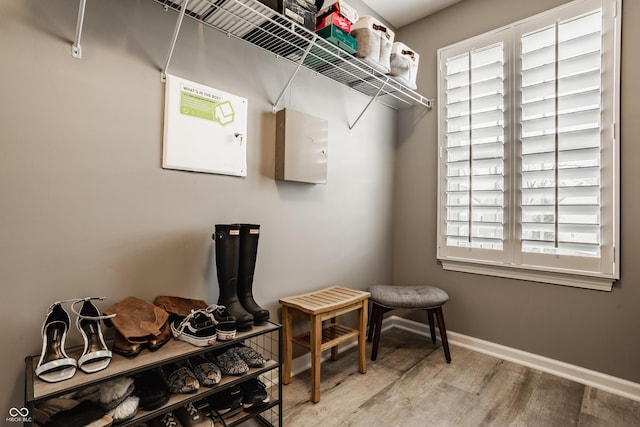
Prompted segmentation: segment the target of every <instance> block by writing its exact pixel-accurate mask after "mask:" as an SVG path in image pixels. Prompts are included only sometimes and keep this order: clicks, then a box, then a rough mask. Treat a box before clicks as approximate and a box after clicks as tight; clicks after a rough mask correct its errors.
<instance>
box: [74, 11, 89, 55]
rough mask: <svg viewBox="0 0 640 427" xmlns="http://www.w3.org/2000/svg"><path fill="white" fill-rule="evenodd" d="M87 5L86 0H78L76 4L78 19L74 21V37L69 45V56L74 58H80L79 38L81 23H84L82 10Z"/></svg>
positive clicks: (80, 36) (80, 35)
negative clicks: (78, 2)
mask: <svg viewBox="0 0 640 427" xmlns="http://www.w3.org/2000/svg"><path fill="white" fill-rule="evenodd" d="M86 6H87V0H80V5H79V6H78V21H77V22H76V39H75V41H74V42H73V44H72V45H71V56H73V57H74V58H77V59H80V58H82V46H81V45H80V39H81V38H82V25H83V24H84V10H85V8H86Z"/></svg>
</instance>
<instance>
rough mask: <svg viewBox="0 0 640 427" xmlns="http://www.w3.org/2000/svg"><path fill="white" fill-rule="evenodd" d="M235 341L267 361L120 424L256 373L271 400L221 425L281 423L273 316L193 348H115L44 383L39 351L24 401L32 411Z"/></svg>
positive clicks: (31, 361)
mask: <svg viewBox="0 0 640 427" xmlns="http://www.w3.org/2000/svg"><path fill="white" fill-rule="evenodd" d="M239 342H242V343H243V344H245V345H247V346H249V347H251V348H253V349H254V350H256V351H258V352H259V353H261V354H262V355H263V356H264V357H265V359H267V362H266V363H265V365H264V366H263V367H261V368H251V369H250V370H249V372H247V373H246V374H244V375H241V376H228V375H223V377H222V380H221V381H220V383H219V384H217V385H216V386H214V387H204V386H201V387H200V388H199V389H198V391H197V392H196V393H193V394H173V395H171V397H170V398H169V401H168V402H167V403H166V404H165V405H164V406H163V407H161V408H159V409H157V410H154V411H145V410H143V409H138V412H137V414H136V416H135V417H134V418H132V419H130V420H128V421H126V422H124V423H121V424H119V426H135V425H137V424H140V423H143V422H147V421H149V420H151V419H153V418H156V417H158V416H161V415H162V414H164V413H166V412H170V411H173V410H175V409H177V408H179V407H181V406H184V405H186V404H188V403H192V402H197V401H199V400H202V399H205V398H207V397H209V396H210V395H213V394H215V393H218V392H220V391H223V390H225V389H228V388H230V387H233V386H236V385H238V384H241V383H242V382H244V381H246V380H248V379H251V378H256V377H259V379H260V380H261V381H262V382H264V383H265V385H266V386H267V392H268V393H269V394H270V396H271V401H270V402H269V404H268V405H265V406H264V407H263V408H262V409H261V410H260V411H259V412H253V413H248V412H244V411H240V413H238V414H236V415H234V416H232V417H229V418H224V422H225V424H226V425H227V426H229V427H231V426H234V425H238V424H240V423H242V422H244V421H247V420H248V419H251V418H253V419H255V420H256V421H257V422H258V423H260V424H261V425H265V426H282V400H281V396H282V381H281V380H282V372H281V371H282V369H281V357H280V354H281V352H280V343H281V342H282V328H281V326H280V325H279V324H277V323H274V322H271V321H267V322H266V323H265V324H264V325H261V326H253V327H252V328H251V329H250V330H249V331H246V332H238V333H237V335H236V338H235V339H234V340H231V341H217V342H215V343H214V344H212V345H210V346H207V347H196V346H193V345H191V344H188V343H186V342H184V341H179V340H175V339H171V340H170V341H169V342H167V343H166V344H165V345H164V346H163V347H161V348H160V349H159V350H157V351H154V352H150V351H148V350H147V349H145V350H143V351H142V352H141V353H140V354H138V355H137V356H135V357H133V358H127V357H124V356H121V355H119V354H115V353H114V354H113V358H112V360H111V363H110V364H109V366H108V367H107V368H106V369H104V370H102V371H98V372H94V373H91V374H87V373H84V372H82V371H81V370H80V369H78V370H77V371H76V373H75V375H74V376H73V377H72V378H70V379H68V380H64V381H60V382H56V383H48V382H45V381H42V380H41V379H39V378H38V377H37V376H36V375H35V366H36V365H37V363H38V359H39V355H35V356H29V357H27V358H26V359H25V362H26V368H25V403H26V405H27V406H28V407H29V409H30V413H33V411H32V409H33V407H34V406H35V405H37V404H38V403H40V402H43V401H45V400H47V399H51V398H54V397H60V396H62V395H65V394H68V393H71V392H74V391H76V390H80V389H82V388H85V387H89V386H92V385H97V384H100V383H103V382H106V381H109V380H113V379H115V378H118V377H122V376H131V375H133V374H136V373H138V372H142V371H146V370H149V369H153V368H156V367H159V366H162V365H164V364H168V363H171V362H179V361H181V360H185V359H188V358H190V357H192V356H196V355H199V354H204V353H207V352H210V351H212V350H219V349H223V348H225V347H229V346H231V345H234V344H237V343H239ZM81 352H82V348H77V349H70V350H67V353H68V354H69V356H70V357H79V355H80V354H81ZM216 425H218V422H216Z"/></svg>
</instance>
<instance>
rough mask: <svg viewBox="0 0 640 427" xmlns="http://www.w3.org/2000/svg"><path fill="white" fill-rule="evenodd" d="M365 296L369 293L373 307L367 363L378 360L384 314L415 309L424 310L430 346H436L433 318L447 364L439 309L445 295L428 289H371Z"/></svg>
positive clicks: (449, 359)
mask: <svg viewBox="0 0 640 427" xmlns="http://www.w3.org/2000/svg"><path fill="white" fill-rule="evenodd" d="M369 292H371V298H370V301H371V302H372V303H373V305H372V309H371V322H370V324H369V335H368V340H369V341H371V339H372V338H373V345H372V347H371V360H376V358H377V357H378V345H379V344H380V329H381V327H382V319H383V317H384V313H386V312H387V311H390V310H396V309H415V310H425V311H426V312H427V319H428V320H429V330H430V332H431V341H432V342H433V343H434V344H435V342H436V332H435V324H434V316H435V317H436V318H437V321H438V329H439V330H440V339H441V341H442V349H443V350H444V356H445V360H446V361H447V363H450V362H451V353H450V352H449V342H448V341H447V330H446V327H445V325H444V315H443V314H442V306H443V305H444V304H445V303H446V302H447V301H449V295H448V294H447V293H446V292H445V291H443V290H442V289H440V288H438V287H436V286H428V285H424V286H394V285H373V286H371V287H370V288H369Z"/></svg>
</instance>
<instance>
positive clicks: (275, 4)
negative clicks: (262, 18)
mask: <svg viewBox="0 0 640 427" xmlns="http://www.w3.org/2000/svg"><path fill="white" fill-rule="evenodd" d="M259 1H260V3H262V4H265V5H267V6H269V7H270V8H271V9H273V10H276V11H278V12H280V13H281V14H283V15H284V16H286V17H287V18H289V19H290V20H292V21H294V22H296V23H298V24H300V25H301V26H303V27H305V28H307V29H308V30H310V31H315V29H316V12H317V9H316V6H315V4H313V2H308V1H306V0H259Z"/></svg>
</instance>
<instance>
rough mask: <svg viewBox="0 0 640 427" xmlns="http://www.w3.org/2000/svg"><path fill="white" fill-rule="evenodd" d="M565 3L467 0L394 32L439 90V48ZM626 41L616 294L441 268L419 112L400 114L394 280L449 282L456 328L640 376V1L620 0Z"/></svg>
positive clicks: (430, 161)
mask: <svg viewBox="0 0 640 427" xmlns="http://www.w3.org/2000/svg"><path fill="white" fill-rule="evenodd" d="M562 3H564V1H562V0H538V1H530V0H509V1H507V0H466V1H463V2H461V3H459V4H457V5H455V6H453V7H451V8H449V9H446V10H444V11H441V12H440V13H437V14H435V15H432V16H431V17H428V18H426V19H424V20H421V21H419V22H417V23H414V24H412V25H409V26H406V27H404V28H402V29H401V30H400V32H399V34H398V38H399V39H402V40H403V41H404V42H406V43H407V44H408V45H409V46H412V47H414V46H415V49H416V50H417V51H418V53H419V54H420V55H421V56H420V73H419V78H418V87H419V88H420V90H421V92H422V93H425V94H427V95H434V94H436V76H437V68H436V51H437V49H438V48H440V47H443V46H447V45H449V44H451V43H454V42H457V41H460V40H463V39H466V38H469V37H472V36H474V35H477V34H481V33H483V32H486V31H489V30H491V29H494V28H498V27H501V26H503V25H506V24H509V23H511V22H515V21H517V20H520V19H522V18H525V17H527V16H530V15H532V14H535V13H538V12H541V11H543V10H545V9H548V8H552V7H555V6H557V5H560V4H562ZM622 38H623V40H622V80H621V82H622V99H621V102H622V110H621V152H622V162H621V171H622V172H621V173H622V175H621V180H622V196H621V201H622V202H621V205H622V218H621V224H622V225H621V231H622V232H621V234H622V241H621V254H622V255H621V277H622V279H621V280H620V281H619V282H618V283H617V284H616V285H615V287H614V289H613V292H610V293H608V292H600V291H592V290H582V289H577V288H569V287H562V286H556V285H546V284H539V283H529V282H525V281H517V280H509V279H501V278H494V277H488V276H480V275H473V274H464V273H456V272H446V271H443V269H442V267H441V266H440V265H439V264H438V262H437V261H436V200H437V194H436V192H437V183H436V173H437V172H436V169H437V149H436V147H437V123H436V114H435V113H434V114H429V115H427V117H426V118H425V119H423V120H421V121H419V122H417V123H414V121H415V118H416V114H415V112H403V113H401V114H400V116H399V122H398V132H399V135H398V142H397V144H398V149H397V175H396V178H397V179H396V192H395V197H396V209H395V221H396V222H395V224H396V225H395V268H394V280H395V282H396V283H397V284H417V283H425V282H428V283H434V284H438V285H440V286H442V287H443V288H444V289H446V291H447V292H448V293H449V295H450V297H451V300H450V302H449V304H448V305H447V306H446V308H445V317H446V320H447V326H448V328H449V329H450V330H452V331H456V332H459V333H462V334H466V335H469V336H472V337H476V338H480V339H484V340H487V341H490V342H494V343H498V344H503V345H506V346H510V347H514V348H517V349H521V350H524V351H528V352H531V353H535V354H539V355H542V356H546V357H550V358H553V359H557V360H561V361H564V362H567V363H571V364H574V365H578V366H582V367H585V368H588V369H592V370H595V371H599V372H602V373H606V374H610V375H613V376H616V377H620V378H623V379H627V380H630V381H633V382H640V368H639V366H638V361H639V360H640V340H638V331H639V330H640V286H639V283H638V277H640V263H638V262H637V260H636V257H637V256H638V254H640V231H639V230H640V228H639V227H638V226H637V225H635V224H634V221H637V219H638V214H637V213H638V210H639V207H640V201H639V200H638V197H637V188H636V187H635V185H636V183H637V182H639V181H640V169H639V168H638V166H637V159H638V158H640V146H639V145H638V144H637V142H636V139H637V135H638V134H639V133H640V120H639V117H638V115H639V112H640V97H639V96H638V95H639V91H638V86H639V83H638V79H637V73H638V72H637V70H638V67H640V54H639V53H638V52H639V51H638V48H637V40H639V39H640V2H637V1H625V2H624V7H623V31H622ZM414 124H415V125H414ZM454 363H455V360H454Z"/></svg>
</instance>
